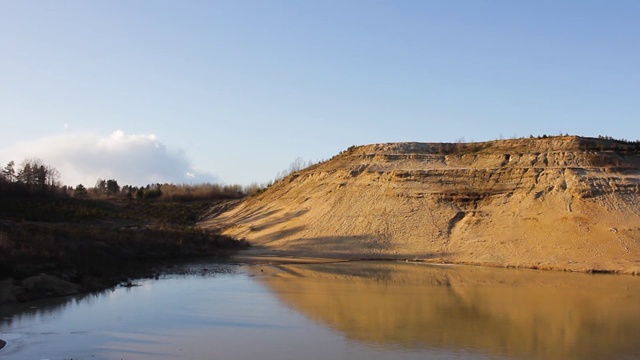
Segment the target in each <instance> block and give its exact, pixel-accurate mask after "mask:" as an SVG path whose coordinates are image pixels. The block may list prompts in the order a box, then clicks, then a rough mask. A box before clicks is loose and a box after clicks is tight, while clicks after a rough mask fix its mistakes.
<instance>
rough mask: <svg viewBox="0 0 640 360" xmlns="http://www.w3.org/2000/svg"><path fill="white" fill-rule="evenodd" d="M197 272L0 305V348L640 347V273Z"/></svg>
mask: <svg viewBox="0 0 640 360" xmlns="http://www.w3.org/2000/svg"><path fill="white" fill-rule="evenodd" d="M204 268H206V269H207V270H206V271H205V270H204ZM191 270H193V271H190V272H189V275H171V276H166V277H164V278H161V279H158V280H141V281H139V282H138V283H139V285H140V286H138V287H134V288H129V289H126V288H116V289H113V290H109V291H105V292H102V293H99V294H94V295H87V296H83V297H76V298H68V299H57V300H53V301H44V302H36V303H29V304H23V305H20V306H2V307H0V339H4V340H6V341H7V342H8V344H7V346H6V347H5V348H4V349H2V350H0V358H7V359H36V360H39V359H50V360H54V359H75V360H78V359H267V360H268V359H368V360H370V359H637V358H640V341H638V340H640V278H639V277H632V276H611V275H587V274H571V273H558V272H542V271H527V270H508V269H486V268H478V267H462V266H430V265H424V264H405V263H376V262H368V263H367V262H357V263H338V264H314V265H281V266H276V267H267V266H249V265H244V266H238V265H231V264H225V265H211V264H208V265H196V266H194V267H193V268H192V269H191Z"/></svg>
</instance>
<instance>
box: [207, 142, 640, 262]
mask: <svg viewBox="0 0 640 360" xmlns="http://www.w3.org/2000/svg"><path fill="white" fill-rule="evenodd" d="M220 212H221V213H220ZM212 213H218V215H217V216H215V217H213V218H211V219H209V220H207V221H205V222H203V223H201V225H202V226H204V227H209V228H222V229H224V234H225V235H230V236H233V237H236V238H243V239H246V240H248V241H250V242H251V243H252V244H253V245H255V247H254V250H253V251H263V252H265V253H273V251H278V252H280V253H285V254H290V255H305V256H332V257H347V258H400V259H417V260H428V261H437V262H450V263H469V264H481V265H494V266H514V267H529V268H541V269H557V270H575V271H613V272H622V273H636V274H640V146H639V144H638V143H629V142H621V141H615V140H607V139H595V138H583V137H575V136H561V137H550V138H531V139H514V140H498V141H490V142H481V143H455V144H453V143H389V144H374V145H365V146H357V147H351V148H349V149H348V150H347V151H345V152H343V153H341V154H340V155H337V156H335V157H334V158H333V159H331V160H329V161H326V162H324V163H321V164H318V165H314V166H312V167H309V168H307V169H304V170H302V171H299V172H296V173H294V174H291V175H290V176H288V177H286V178H284V179H283V180H281V181H279V182H277V183H276V184H274V185H273V186H271V187H270V188H269V189H267V190H266V191H265V192H263V193H262V194H260V195H257V196H254V197H251V198H249V199H247V200H246V201H244V202H241V203H240V204H239V205H238V206H236V207H234V208H232V209H221V211H218V212H216V211H215V209H214V211H212Z"/></svg>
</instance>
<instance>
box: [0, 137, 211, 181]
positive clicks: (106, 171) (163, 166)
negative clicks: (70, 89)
mask: <svg viewBox="0 0 640 360" xmlns="http://www.w3.org/2000/svg"><path fill="white" fill-rule="evenodd" d="M31 157H37V158H40V159H42V161H43V162H45V163H46V164H49V165H52V166H54V167H56V168H57V169H58V170H59V171H60V173H61V175H62V181H63V183H64V184H65V185H71V186H75V185H77V184H84V185H85V186H93V185H94V184H95V182H96V180H97V179H98V178H102V179H116V180H117V181H118V183H119V184H120V185H126V184H130V185H138V186H140V185H146V184H150V183H165V182H169V183H183V182H188V183H202V182H213V181H216V178H215V177H214V176H213V175H211V174H210V173H208V172H206V171H201V170H198V169H196V168H194V167H193V166H192V165H191V163H190V162H189V160H188V159H187V158H186V156H185V154H184V153H183V152H171V151H168V150H167V148H166V146H165V145H164V144H162V143H161V142H160V140H159V139H158V137H157V136H156V135H154V134H148V135H129V134H126V133H125V132H124V131H122V130H117V131H115V132H113V133H112V134H111V135H109V136H107V137H101V136H99V135H95V134H86V133H84V134H78V133H76V134H72V133H66V134H63V135H57V136H50V137H45V138H42V139H39V140H36V141H33V142H30V143H22V144H19V145H17V146H14V147H12V148H9V149H6V150H0V158H1V159H5V160H6V161H9V160H15V161H16V163H18V164H19V163H20V162H21V161H22V160H23V159H25V158H31Z"/></svg>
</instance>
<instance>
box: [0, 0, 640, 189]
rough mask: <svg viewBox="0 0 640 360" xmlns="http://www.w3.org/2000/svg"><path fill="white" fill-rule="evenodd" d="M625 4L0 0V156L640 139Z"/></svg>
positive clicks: (136, 156) (221, 172) (266, 171)
mask: <svg viewBox="0 0 640 360" xmlns="http://www.w3.org/2000/svg"><path fill="white" fill-rule="evenodd" d="M639 19H640V1H638V0H626V1H625V0H616V1H604V0H603V1H589V0H581V1H578V0H576V1H507V0H505V1H500V0H484V1H483V0H474V1H456V0H452V1H427V0H424V1H400V0H395V1H373V0H370V1H332V0H323V1H240V0H238V1H235V0H234V1H157V0H153V1H152V0H150V1H143V0H137V1H117V0H110V1H100V0H92V1H84V0H83V1H73V0H65V1H55V0H47V1H44V0H42V1H28V2H27V1H8V0H6V1H2V0H0V55H1V56H0V125H1V128H2V129H3V130H2V131H1V132H0V161H2V163H3V164H4V163H6V162H7V161H9V160H11V159H14V160H16V161H17V162H20V160H22V159H24V158H25V157H39V158H41V159H42V160H43V161H45V162H47V163H51V164H52V165H54V166H55V167H57V168H58V169H59V170H60V171H61V173H62V179H63V181H64V182H65V183H66V184H69V185H75V184H77V183H80V182H82V183H84V184H88V185H93V184H94V183H95V180H96V179H97V178H98V177H102V178H112V177H113V178H116V179H117V180H119V182H120V183H131V184H135V185H143V184H146V183H147V182H151V181H153V182H155V181H158V182H165V181H167V182H203V181H219V182H224V183H240V184H249V183H251V182H254V181H255V182H259V183H260V182H266V181H268V180H270V179H273V177H274V176H275V175H276V174H277V173H278V172H279V171H281V170H282V169H285V168H287V167H288V166H289V163H291V162H292V161H294V160H295V159H296V158H298V157H301V158H303V159H305V160H320V159H326V158H330V157H331V156H333V155H334V154H336V153H338V152H340V151H341V150H344V149H346V148H347V147H349V146H350V145H361V144H368V143H377V142H395V141H424V142H439V141H456V140H458V139H465V140H467V141H472V140H473V141H481V140H491V139H496V138H499V137H501V136H502V137H505V138H508V137H512V136H529V135H530V134H533V135H542V134H558V133H560V132H562V133H570V134H577V135H584V136H597V135H600V134H603V135H610V136H614V137H617V138H627V139H630V140H636V139H640V125H639V123H640V122H639V121H638V118H639V114H640V21H639Z"/></svg>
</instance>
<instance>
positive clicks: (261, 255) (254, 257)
mask: <svg viewBox="0 0 640 360" xmlns="http://www.w3.org/2000/svg"><path fill="white" fill-rule="evenodd" d="M231 259H233V260H235V261H238V262H246V263H253V264H267V265H272V264H276V265H278V264H319V263H337V262H355V261H397V262H412V263H424V264H433V265H462V266H479V267H490V268H506V269H527V270H542V271H559V272H576V273H586V274H611V275H631V276H640V272H639V271H638V270H636V269H609V268H602V267H590V266H586V265H585V264H571V266H563V265H562V264H550V263H549V264H523V263H521V264H515V263H499V262H481V261H466V260H455V259H444V258H428V259H420V258H417V257H402V256H381V257H371V256H357V255H355V254H354V255H352V256H349V255H339V256H331V254H315V255H314V254H313V253H306V254H301V253H298V252H287V251H283V250H274V249H267V248H259V247H251V248H249V249H247V250H241V251H239V252H238V253H237V254H236V255H234V256H232V257H231Z"/></svg>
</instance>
